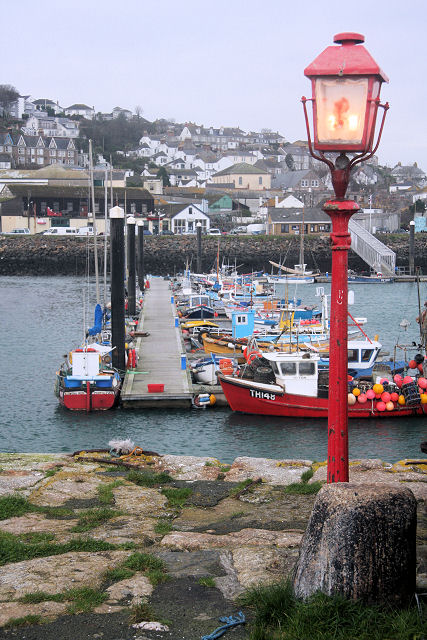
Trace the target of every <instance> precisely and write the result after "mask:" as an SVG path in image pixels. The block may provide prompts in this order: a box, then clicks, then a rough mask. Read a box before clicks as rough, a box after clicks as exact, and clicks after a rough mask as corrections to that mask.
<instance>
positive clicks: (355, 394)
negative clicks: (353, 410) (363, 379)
mask: <svg viewBox="0 0 427 640" xmlns="http://www.w3.org/2000/svg"><path fill="white" fill-rule="evenodd" d="M352 393H353V395H354V396H356V398H357V396H360V389H358V387H354V389H353V391H352Z"/></svg>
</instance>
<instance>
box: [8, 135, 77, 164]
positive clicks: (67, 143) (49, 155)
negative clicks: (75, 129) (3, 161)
mask: <svg viewBox="0 0 427 640" xmlns="http://www.w3.org/2000/svg"><path fill="white" fill-rule="evenodd" d="M0 153H1V154H5V155H7V156H9V158H10V166H11V168H21V169H25V168H27V169H29V168H33V169H34V168H40V167H45V166H47V165H49V164H61V165H66V166H72V167H75V166H78V164H79V162H78V160H79V154H78V150H77V149H76V145H75V143H74V141H73V140H72V139H71V138H63V137H61V138H56V137H55V138H53V137H50V138H45V137H43V136H27V135H23V134H21V133H17V132H15V133H1V134H0Z"/></svg>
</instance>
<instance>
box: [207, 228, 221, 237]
mask: <svg viewBox="0 0 427 640" xmlns="http://www.w3.org/2000/svg"><path fill="white" fill-rule="evenodd" d="M207 235H208V236H220V235H222V234H221V229H213V228H211V229H209V230H208V232H207Z"/></svg>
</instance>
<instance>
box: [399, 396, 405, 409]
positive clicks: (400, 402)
mask: <svg viewBox="0 0 427 640" xmlns="http://www.w3.org/2000/svg"><path fill="white" fill-rule="evenodd" d="M398 403H399V404H400V405H401V406H402V407H403V405H404V404H406V401H405V396H404V395H400V396H399V399H398Z"/></svg>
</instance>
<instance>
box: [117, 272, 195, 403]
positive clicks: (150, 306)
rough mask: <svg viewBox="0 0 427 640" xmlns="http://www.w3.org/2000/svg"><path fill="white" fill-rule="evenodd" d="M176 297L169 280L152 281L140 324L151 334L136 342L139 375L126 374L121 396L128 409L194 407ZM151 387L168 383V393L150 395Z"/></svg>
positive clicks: (141, 329) (153, 279)
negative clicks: (184, 363)
mask: <svg viewBox="0 0 427 640" xmlns="http://www.w3.org/2000/svg"><path fill="white" fill-rule="evenodd" d="M172 295H173V294H172V292H171V290H170V288H169V282H168V281H167V280H163V278H151V279H150V289H148V290H146V292H145V295H144V306H143V309H142V311H141V315H140V318H139V324H138V331H143V332H148V333H149V335H148V336H147V337H138V338H137V340H136V351H137V354H138V366H137V369H136V373H127V374H126V377H125V380H124V383H123V389H122V394H121V399H122V404H123V407H124V408H127V409H130V408H131V409H133V408H135V409H138V408H149V407H155V408H159V409H161V408H165V409H166V408H170V407H190V406H191V403H192V389H191V382H190V379H189V374H188V373H187V371H186V370H183V369H181V354H182V353H184V352H185V349H184V344H183V340H182V335H181V329H180V328H179V327H175V320H174V318H175V316H176V308H175V304H174V303H173V302H171V298H172ZM148 384H164V391H163V392H156V393H149V392H148V387H147V385H148Z"/></svg>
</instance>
